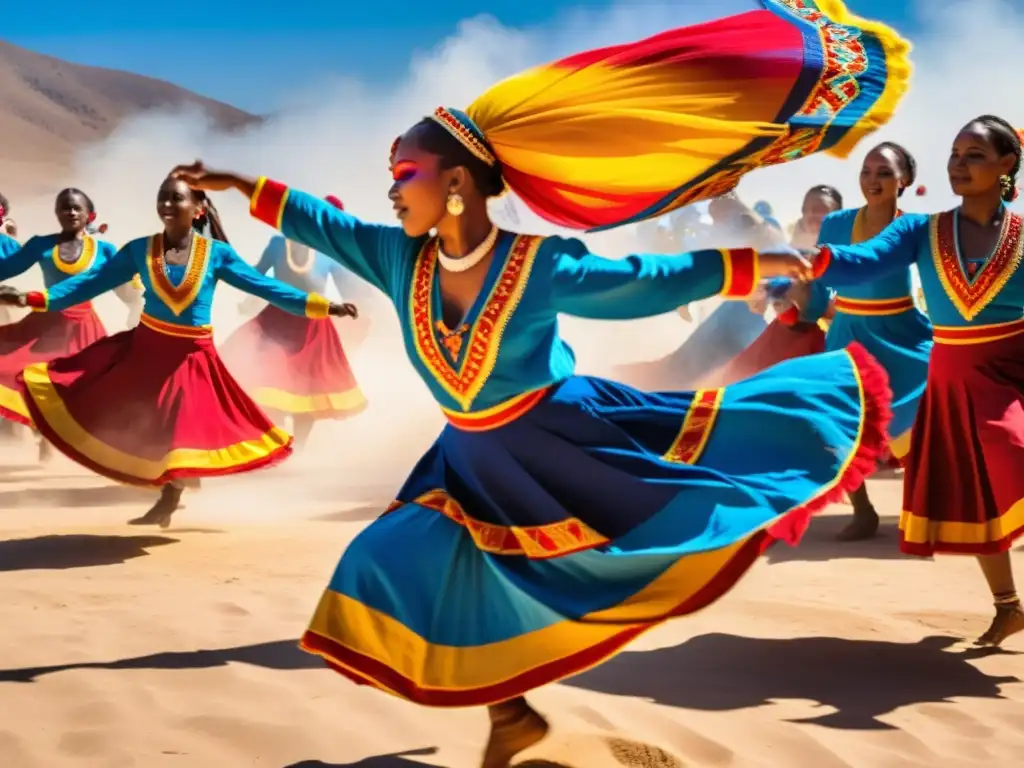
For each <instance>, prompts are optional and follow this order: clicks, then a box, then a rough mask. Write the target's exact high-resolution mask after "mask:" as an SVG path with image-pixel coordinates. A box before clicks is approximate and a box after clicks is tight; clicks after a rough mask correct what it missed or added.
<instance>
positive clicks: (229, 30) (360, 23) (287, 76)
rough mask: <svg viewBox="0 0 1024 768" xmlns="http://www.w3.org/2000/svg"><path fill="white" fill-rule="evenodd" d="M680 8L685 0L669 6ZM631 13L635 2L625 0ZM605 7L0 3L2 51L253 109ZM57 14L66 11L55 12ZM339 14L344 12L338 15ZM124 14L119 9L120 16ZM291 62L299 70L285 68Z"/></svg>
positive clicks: (492, 2) (875, 12) (404, 2)
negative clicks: (510, 30) (483, 35)
mask: <svg viewBox="0 0 1024 768" xmlns="http://www.w3.org/2000/svg"><path fill="white" fill-rule="evenodd" d="M678 1H679V3H680V5H681V6H682V7H684V8H685V6H686V4H687V3H688V2H694V0H678ZM633 2H634V3H636V4H637V5H641V4H642V3H643V0H633ZM613 4H617V3H613V2H610V1H609V0H585V1H584V2H580V1H579V0H577V1H576V2H573V1H572V0H489V2H487V3H485V4H483V5H481V4H480V3H475V2H466V0H443V2H422V0H413V1H410V0H397V2H396V0H341V1H340V2H339V1H338V0H335V2H323V0H292V2H290V3H288V2H285V3H282V2H280V0H278V1H277V2H272V1H271V0H245V2H240V1H239V0H207V2H205V3H194V4H188V3H186V4H181V3H176V4H171V5H160V4H159V3H145V2H140V3H132V4H130V3H129V2H127V0H117V1H116V2H114V1H113V0H94V2H92V3H90V4H89V6H88V8H89V11H90V13H89V16H88V17H87V18H86V19H85V20H83V19H82V16H81V14H80V8H79V7H78V6H51V7H49V10H47V11H42V10H41V8H42V6H41V5H40V4H39V3H38V2H27V3H23V2H4V3H3V5H4V9H3V14H2V28H0V36H2V38H3V39H4V40H6V41H7V42H11V43H14V44H15V45H20V46H23V47H25V48H30V49H32V50H35V51H39V52H41V53H47V54H50V55H53V56H58V57H60V58H64V59H68V60H70V61H74V62H77V63H81V64H91V65H94V66H101V67H110V68H113V69H124V70H128V71H131V72H137V73H139V74H144V75H150V76H152V77H158V78H161V79H164V80H170V81H171V82H174V83H177V84H179V85H182V86H184V87H186V88H189V89H191V90H194V91H197V92H199V93H202V94H204V95H207V96H211V97H213V98H216V99H220V100H222V101H227V102H229V103H232V104H235V105H236V106H238V107H241V108H243V109H248V110H251V111H254V112H265V111H269V110H272V109H273V108H274V107H275V106H276V105H277V104H279V103H281V101H282V96H283V94H284V93H286V92H287V90H288V89H289V88H290V87H291V85H292V84H294V82H295V81H296V78H297V77H300V78H301V79H302V80H303V81H304V82H305V83H306V84H308V83H309V82H311V81H315V80H316V79H318V78H320V77H324V76H327V75H332V74H334V75H337V74H341V73H344V74H349V75H353V76H356V77H358V78H359V79H361V80H364V81H370V82H372V81H380V80H388V79H392V78H397V77H401V76H402V74H403V73H404V72H405V71H406V69H407V67H408V61H409V56H410V54H411V53H412V52H413V51H415V50H417V49H419V50H424V49H429V48H431V47H432V46H433V45H436V44H437V43H438V42H440V41H441V40H443V39H444V38H445V37H447V36H449V35H451V34H452V33H453V32H454V31H455V29H456V26H457V24H458V22H459V21H460V20H462V19H465V18H468V17H471V16H475V15H478V14H480V13H481V12H482V11H483V10H484V9H486V11H487V12H488V13H489V14H490V15H493V16H495V17H496V18H497V19H498V20H499V21H501V22H502V23H503V24H506V25H508V26H514V27H524V26H525V27H531V26H536V25H541V24H546V23H553V22H555V21H556V20H557V19H558V18H559V16H560V15H562V14H565V13H567V12H569V11H571V10H573V9H575V8H579V7H581V6H585V7H587V8H591V9H596V8H600V7H602V6H610V5H613ZM847 5H848V6H849V7H850V8H851V9H852V10H853V11H854V12H855V13H858V14H859V15H862V16H866V17H869V18H875V19H879V20H882V21H886V22H888V23H890V24H892V25H893V26H895V27H896V28H898V29H899V30H900V31H901V32H903V33H904V34H905V35H908V36H911V37H912V36H913V33H914V27H915V25H914V23H913V12H912V8H913V6H914V3H913V2H912V0H847ZM58 8H63V10H66V11H68V12H69V13H67V14H61V13H60V12H59V11H57V9H58ZM343 8H344V10H342V9H343ZM129 9H130V10H129ZM296 60H301V62H302V69H301V72H298V73H297V72H296V69H295V67H294V66H292V67H289V63H290V62H292V63H294V62H295V61H296Z"/></svg>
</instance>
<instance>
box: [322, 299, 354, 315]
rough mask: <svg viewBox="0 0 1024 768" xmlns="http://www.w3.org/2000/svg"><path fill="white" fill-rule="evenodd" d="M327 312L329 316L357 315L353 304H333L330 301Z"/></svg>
mask: <svg viewBox="0 0 1024 768" xmlns="http://www.w3.org/2000/svg"><path fill="white" fill-rule="evenodd" d="M328 314H329V315H330V316H331V317H359V310H358V309H356V305H355V304H349V303H347V302H346V303H345V304H334V303H333V302H332V303H331V308H330V310H328Z"/></svg>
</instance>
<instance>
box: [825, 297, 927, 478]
mask: <svg viewBox="0 0 1024 768" xmlns="http://www.w3.org/2000/svg"><path fill="white" fill-rule="evenodd" d="M854 343H857V344H860V345H861V346H863V347H864V349H866V350H867V351H868V353H869V354H870V355H871V356H872V357H874V358H875V360H877V361H878V363H879V365H881V366H882V367H883V368H884V369H885V372H886V373H887V374H888V376H889V388H890V389H891V390H892V422H891V423H890V424H889V433H890V434H891V435H892V442H891V444H890V446H889V448H890V451H891V452H892V455H893V456H895V457H896V458H897V459H902V458H904V457H905V456H906V455H907V453H908V452H909V450H910V433H911V430H912V427H913V426H914V419H915V417H916V416H917V406H918V404H919V403H920V402H921V398H922V397H923V396H924V389H925V382H926V381H927V379H928V360H929V359H930V358H931V355H932V326H931V323H930V322H928V318H927V317H925V316H924V315H923V314H922V313H921V312H920V311H919V310H917V309H910V310H907V311H906V312H901V313H900V314H898V315H847V314H844V313H842V312H837V313H836V315H835V317H834V318H833V319H832V323H831V325H830V326H829V329H828V335H826V336H825V350H826V351H828V352H831V351H834V350H838V349H843V348H844V347H847V346H849V345H850V344H854Z"/></svg>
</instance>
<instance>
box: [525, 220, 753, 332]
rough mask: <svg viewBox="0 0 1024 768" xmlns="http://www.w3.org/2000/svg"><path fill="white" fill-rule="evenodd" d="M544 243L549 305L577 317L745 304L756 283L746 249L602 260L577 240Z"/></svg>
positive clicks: (622, 317) (750, 255)
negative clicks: (713, 301)
mask: <svg viewBox="0 0 1024 768" xmlns="http://www.w3.org/2000/svg"><path fill="white" fill-rule="evenodd" d="M549 243H551V246H550V247H553V248H555V252H554V254H553V258H554V273H553V281H552V302H553V304H554V307H555V309H556V311H558V312H562V313H565V314H568V315H575V316H577V317H588V318H594V319H600V320H627V319H632V318H640V317H651V316H654V315H660V314H664V313H666V312H672V311H674V310H675V309H676V308H677V307H680V306H682V305H684V304H688V303H690V302H693V301H699V300H701V299H705V298H708V297H709V296H714V295H716V294H721V295H723V296H726V297H728V298H746V297H747V296H749V295H750V294H751V293H752V292H753V289H754V287H756V283H757V279H756V273H757V266H756V254H755V253H754V251H752V250H750V249H740V250H736V251H719V250H704V251H694V252H692V253H681V254H676V255H660V254H634V255H630V256H626V257H625V258H623V259H607V258H603V257H601V256H596V255H594V254H592V253H590V252H589V251H588V250H587V249H586V246H585V245H584V244H583V243H581V242H580V241H578V240H565V239H563V238H554V237H552V238H548V239H547V240H546V241H545V246H546V247H547V246H548V244H549Z"/></svg>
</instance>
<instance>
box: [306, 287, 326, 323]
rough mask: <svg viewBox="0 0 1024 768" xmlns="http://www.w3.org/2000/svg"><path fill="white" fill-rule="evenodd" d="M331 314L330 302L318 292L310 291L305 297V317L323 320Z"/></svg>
mask: <svg viewBox="0 0 1024 768" xmlns="http://www.w3.org/2000/svg"><path fill="white" fill-rule="evenodd" d="M330 314H331V302H330V301H328V300H327V299H325V298H324V297H323V296H321V295H320V294H319V293H311V294H309V296H308V297H307V298H306V317H309V318H311V319H313V320H323V319H324V318H325V317H327V316H328V315H330Z"/></svg>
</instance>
